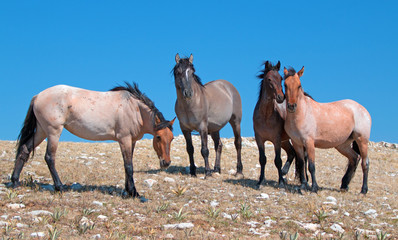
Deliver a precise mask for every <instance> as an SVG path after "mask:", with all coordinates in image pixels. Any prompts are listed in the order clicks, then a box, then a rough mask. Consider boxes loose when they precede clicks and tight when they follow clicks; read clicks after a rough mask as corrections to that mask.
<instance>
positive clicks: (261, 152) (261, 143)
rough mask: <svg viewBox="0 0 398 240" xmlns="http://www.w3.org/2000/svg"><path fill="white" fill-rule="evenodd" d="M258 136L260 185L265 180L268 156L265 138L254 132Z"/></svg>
mask: <svg viewBox="0 0 398 240" xmlns="http://www.w3.org/2000/svg"><path fill="white" fill-rule="evenodd" d="M254 135H255V138H256V143H257V148H258V155H259V159H258V161H259V163H260V166H261V170H260V178H259V180H258V183H257V185H258V186H260V185H261V183H262V182H263V181H264V178H265V177H264V172H265V164H267V157H266V156H265V151H264V142H265V141H264V140H263V139H262V138H261V137H260V136H258V135H257V134H254Z"/></svg>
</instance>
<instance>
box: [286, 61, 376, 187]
mask: <svg viewBox="0 0 398 240" xmlns="http://www.w3.org/2000/svg"><path fill="white" fill-rule="evenodd" d="M303 73H304V67H303V68H302V69H301V70H300V71H299V72H298V73H296V71H294V69H289V70H287V69H286V68H285V69H284V75H285V91H286V92H285V94H286V108H287V115H286V120H285V130H286V132H287V133H288V134H289V136H290V138H291V139H292V141H293V147H294V149H295V150H296V153H297V155H298V156H300V158H301V159H303V158H304V149H305V150H306V151H307V154H308V169H309V171H310V173H311V179H312V187H311V191H313V192H317V191H318V184H317V182H316V178H315V147H317V148H332V147H334V148H336V149H337V150H338V151H339V152H340V153H341V154H343V155H344V156H346V157H347V158H348V160H349V162H348V167H347V171H346V173H345V175H344V177H343V179H342V182H341V187H340V188H341V190H343V191H347V190H348V185H349V183H350V181H351V179H352V177H353V175H354V173H355V170H356V168H357V165H358V163H359V161H360V160H361V159H362V172H363V183H362V189H361V193H363V194H366V193H367V192H368V171H369V159H368V142H369V137H370V128H371V118H370V115H369V112H368V111H367V110H366V109H365V108H364V107H363V106H361V105H360V104H359V103H357V102H355V101H353V100H341V101H337V102H331V103H318V102H316V101H314V100H312V99H310V98H306V97H304V92H303V89H302V87H301V82H300V78H301V76H302V75H303ZM303 174H304V169H302V170H301V172H300V175H301V177H300V179H301V180H302V187H303V186H305V185H306V184H307V183H306V181H305V179H304V177H303Z"/></svg>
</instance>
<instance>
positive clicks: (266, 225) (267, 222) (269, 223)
mask: <svg viewBox="0 0 398 240" xmlns="http://www.w3.org/2000/svg"><path fill="white" fill-rule="evenodd" d="M275 223H276V221H274V220H272V219H268V220H265V221H264V225H265V227H267V228H270V227H271V224H275Z"/></svg>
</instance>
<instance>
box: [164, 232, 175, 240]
mask: <svg viewBox="0 0 398 240" xmlns="http://www.w3.org/2000/svg"><path fill="white" fill-rule="evenodd" d="M165 238H167V239H173V238H174V235H173V234H171V233H168V234H167V235H166V237H165Z"/></svg>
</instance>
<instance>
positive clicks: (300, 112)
mask: <svg viewBox="0 0 398 240" xmlns="http://www.w3.org/2000/svg"><path fill="white" fill-rule="evenodd" d="M308 100H309V99H307V97H306V96H305V95H304V93H300V96H299V97H298V99H297V107H296V111H295V112H294V113H289V112H287V115H286V118H287V119H288V120H290V119H292V120H302V119H305V117H306V114H307V112H308V110H309V108H311V107H312V105H311V104H310V103H308ZM286 104H287V103H286ZM285 106H286V105H285Z"/></svg>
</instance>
